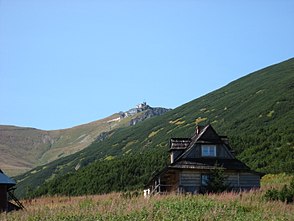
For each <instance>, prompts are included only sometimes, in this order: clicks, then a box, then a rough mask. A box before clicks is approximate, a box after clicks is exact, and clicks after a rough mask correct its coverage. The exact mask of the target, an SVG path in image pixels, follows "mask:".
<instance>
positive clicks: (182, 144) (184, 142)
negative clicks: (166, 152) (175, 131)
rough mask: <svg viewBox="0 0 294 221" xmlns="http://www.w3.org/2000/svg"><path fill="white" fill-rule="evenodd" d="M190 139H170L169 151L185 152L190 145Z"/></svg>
mask: <svg viewBox="0 0 294 221" xmlns="http://www.w3.org/2000/svg"><path fill="white" fill-rule="evenodd" d="M191 141H192V140H191V139H190V138H171V139H170V150H185V149H187V147H188V146H189V145H190V143H191Z"/></svg>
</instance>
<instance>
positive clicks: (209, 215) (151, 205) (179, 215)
mask: <svg viewBox="0 0 294 221" xmlns="http://www.w3.org/2000/svg"><path fill="white" fill-rule="evenodd" d="M266 183H267V185H265V187H262V188H261V189H259V190H252V191H248V192H242V193H234V192H229V193H221V194H207V195H192V196H191V195H186V196H185V195H176V194H170V195H158V196H154V197H151V198H148V199H145V198H144V197H143V196H133V197H130V196H131V195H128V194H121V193H112V194H107V195H94V196H80V197H61V196H56V197H42V198H37V199H33V200H27V201H23V203H24V205H25V207H26V211H17V212H11V213H8V214H5V213H2V214H0V220H5V221H18V220H19V221H24V220H28V221H49V220H54V221H80V220H86V221H94V220H95V221H97V220H105V221H106V220H121V221H123V220H146V221H148V220H150V221H153V220H168V221H170V220H175V221H176V220H180V221H181V220H228V221H230V220H256V221H257V220H258V221H259V220H294V205H293V204H286V203H283V202H278V201H275V202H268V201H266V200H265V199H264V197H263V196H264V193H265V191H266V189H268V188H269V186H270V182H268V181H267V182H266ZM276 183H277V182H273V185H274V186H276V185H277V184H276ZM283 184H284V183H283V182H282V183H281V185H283Z"/></svg>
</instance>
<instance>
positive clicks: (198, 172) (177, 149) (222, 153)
mask: <svg viewBox="0 0 294 221" xmlns="http://www.w3.org/2000/svg"><path fill="white" fill-rule="evenodd" d="M169 151H170V159H171V162H170V164H169V165H168V166H167V167H165V168H164V169H163V170H162V171H160V172H159V173H157V174H156V175H155V176H154V177H152V179H151V180H150V181H149V183H148V184H147V186H146V187H147V189H149V190H150V191H149V192H150V194H156V193H165V192H179V193H191V194H195V193H199V192H201V190H202V189H203V188H204V187H205V186H206V185H207V182H208V178H209V176H210V175H211V171H213V170H214V169H216V168H222V169H223V171H224V175H225V177H226V181H225V183H226V184H227V185H228V186H229V187H230V189H231V190H248V189H252V188H259V187H260V178H261V174H260V173H257V172H255V171H253V170H251V169H250V168H249V167H248V166H247V165H245V164H244V163H243V162H241V161H240V160H238V159H236V158H235V156H234V154H233V151H232V148H231V147H230V145H229V142H228V138H227V137H226V136H219V135H218V134H217V133H216V131H215V130H214V128H213V127H212V126H211V125H207V126H205V127H203V126H197V128H196V131H195V134H194V135H193V136H192V137H191V138H172V139H171V140H170V150H169ZM145 192H146V191H145Z"/></svg>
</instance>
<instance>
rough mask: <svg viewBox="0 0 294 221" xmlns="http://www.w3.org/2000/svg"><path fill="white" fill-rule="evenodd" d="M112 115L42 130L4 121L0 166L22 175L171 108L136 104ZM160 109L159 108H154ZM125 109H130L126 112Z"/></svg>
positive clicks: (0, 130)
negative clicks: (103, 134) (99, 137)
mask: <svg viewBox="0 0 294 221" xmlns="http://www.w3.org/2000/svg"><path fill="white" fill-rule="evenodd" d="M131 110H137V111H135V112H134V111H133V114H130V113H129V111H126V112H119V113H115V114H112V115H110V116H109V117H106V118H103V119H99V120H96V121H92V122H89V123H85V124H82V125H78V126H74V127H71V128H66V129H59V130H40V129H37V128H31V127H18V126H13V125H0V151H1V156H0V168H1V169H3V170H4V171H6V173H8V174H10V175H18V174H20V173H22V172H26V171H28V170H30V169H33V168H34V167H36V166H40V165H44V164H46V163H49V162H51V161H53V160H56V159H59V158H62V157H64V156H68V155H70V154H73V153H75V152H78V151H80V150H82V149H84V148H85V147H87V146H88V145H89V144H91V143H92V142H93V141H95V140H96V138H97V137H98V136H99V135H100V134H101V133H103V132H108V131H111V130H113V129H114V128H119V127H125V126H132V125H135V124H136V123H138V122H140V121H143V120H145V119H147V118H150V117H153V116H156V115H160V114H163V113H165V112H166V111H168V110H170V109H165V108H160V107H156V108H153V107H150V106H149V105H147V104H146V103H145V106H144V108H134V109H131ZM154 110H156V111H154ZM122 113H129V114H128V115H127V114H124V116H123V115H122Z"/></svg>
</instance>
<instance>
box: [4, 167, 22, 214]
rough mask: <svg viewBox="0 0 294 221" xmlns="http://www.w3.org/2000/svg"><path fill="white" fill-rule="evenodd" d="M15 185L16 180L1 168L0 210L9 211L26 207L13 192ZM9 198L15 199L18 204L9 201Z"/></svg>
mask: <svg viewBox="0 0 294 221" xmlns="http://www.w3.org/2000/svg"><path fill="white" fill-rule="evenodd" d="M15 185H16V183H15V181H14V180H12V179H11V178H10V177H8V176H6V175H5V174H4V173H3V171H2V170H0V212H8V211H11V210H18V209H23V208H24V207H23V205H22V204H21V203H20V202H19V201H18V200H17V198H16V197H15V196H14V194H13V192H12V191H13V190H14V186H15ZM8 198H11V199H12V200H14V201H15V203H16V204H17V205H15V204H13V203H11V202H9V200H8Z"/></svg>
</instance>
